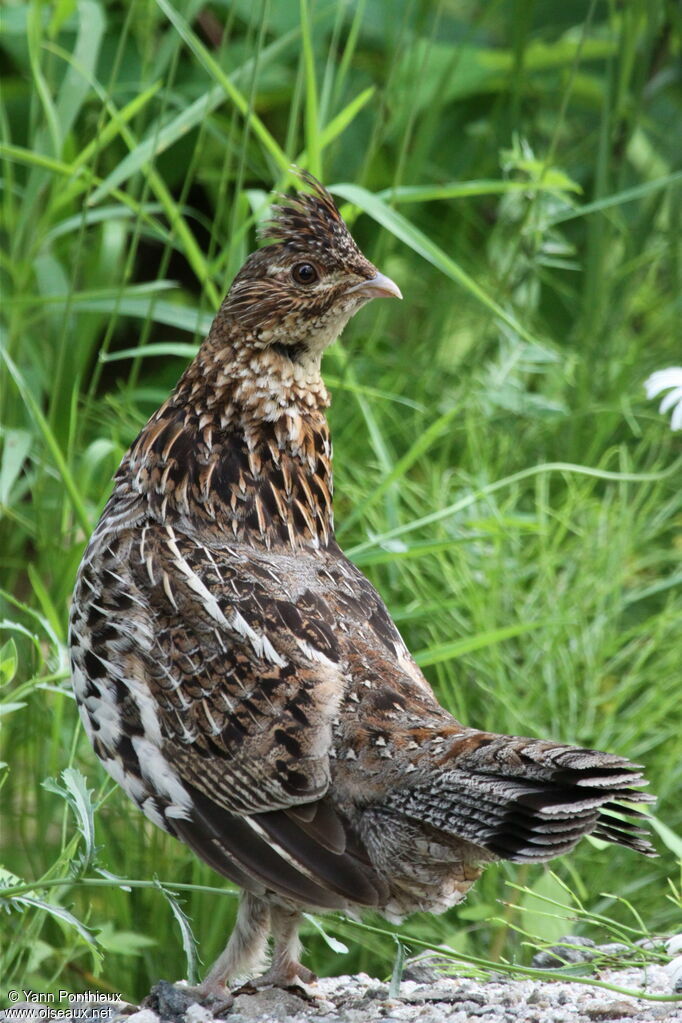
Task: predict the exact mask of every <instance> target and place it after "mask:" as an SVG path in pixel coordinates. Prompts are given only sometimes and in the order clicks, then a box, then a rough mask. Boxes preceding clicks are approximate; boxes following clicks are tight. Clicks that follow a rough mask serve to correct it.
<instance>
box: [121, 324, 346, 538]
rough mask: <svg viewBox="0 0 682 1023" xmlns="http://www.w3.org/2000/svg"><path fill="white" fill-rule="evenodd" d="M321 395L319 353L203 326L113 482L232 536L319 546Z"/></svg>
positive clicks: (328, 503)
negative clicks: (207, 331)
mask: <svg viewBox="0 0 682 1023" xmlns="http://www.w3.org/2000/svg"><path fill="white" fill-rule="evenodd" d="M294 354H296V353H294ZM328 404H329V397H328V395H327V391H326V389H325V386H324V383H323V382H322V378H321V376H320V372H319V360H318V361H317V364H315V362H314V361H313V360H308V361H307V362H306V361H305V360H304V359H300V361H296V360H295V359H291V358H290V356H289V355H288V354H286V352H285V351H284V350H279V349H272V348H263V349H258V348H255V347H253V346H251V347H246V346H243V345H242V346H237V345H232V346H226V345H225V343H224V342H222V341H221V342H220V343H216V341H215V338H214V337H213V336H212V335H209V338H208V339H207V341H205V342H204V344H203V345H202V347H201V349H200V350H199V352H198V353H197V356H196V358H195V359H194V361H193V362H192V363H191V364H190V366H189V367H188V368H187V370H186V372H185V373H184V375H183V376H182V378H181V380H180V382H179V383H178V386H177V387H176V389H175V391H174V392H173V394H172V395H171V396H170V398H169V399H168V401H166V403H165V404H164V405H163V406H162V407H161V408H160V409H159V410H158V412H156V413H155V414H154V415H153V416H152V418H151V419H150V420H149V422H148V423H147V425H146V427H145V428H144V429H143V430H142V432H141V434H140V435H139V437H138V438H137V440H136V441H135V443H134V444H133V446H132V447H131V449H130V451H129V453H128V455H127V456H126V459H125V460H124V462H123V465H122V466H121V469H120V470H119V474H118V480H119V486H123V487H124V489H126V490H128V491H130V490H132V491H134V492H136V493H138V494H140V495H142V496H143V497H144V498H146V500H147V502H148V504H149V508H150V511H151V513H152V515H153V516H154V517H156V518H159V519H161V520H163V521H168V520H170V521H173V522H178V520H180V521H183V522H190V523H193V524H198V525H199V527H200V528H203V529H206V530H209V531H211V532H219V533H220V534H223V535H224V536H225V538H226V539H227V540H229V541H231V542H242V541H243V542H248V543H263V544H265V545H266V546H268V547H272V546H273V545H282V544H283V545H286V546H288V547H295V548H297V547H301V546H309V545H312V546H315V547H317V546H326V545H327V544H328V543H329V541H330V539H331V538H332V535H333V513H332V458H331V443H330V439H329V428H328V425H327V420H326V416H325V413H324V410H325V408H326V407H327V405H328Z"/></svg>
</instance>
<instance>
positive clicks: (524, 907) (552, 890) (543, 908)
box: [517, 870, 575, 942]
mask: <svg viewBox="0 0 682 1023" xmlns="http://www.w3.org/2000/svg"><path fill="white" fill-rule="evenodd" d="M565 898H566V892H565V889H564V888H563V886H562V885H561V882H560V881H559V880H558V878H556V877H555V876H554V874H552V872H551V871H549V870H547V871H545V872H544V873H542V874H541V875H540V877H539V878H538V880H537V881H536V882H535V884H534V885H531V886H529V887H528V888H527V889H526V890H524V894H523V896H522V898H521V899H520V901H519V903H518V907H517V908H518V911H519V913H521V914H522V916H523V927H524V930H526V931H528V932H529V933H530V934H532V935H533V937H534V938H538V939H539V940H540V941H543V942H553V941H557V940H558V939H559V938H561V937H562V936H563V935H564V934H567V933H570V930H571V928H570V924H571V923H572V922H573V918H574V916H575V913H574V911H573V909H572V908H570V907H566V908H565V909H562V907H561V906H560V905H557V904H556V903H562V902H563V900H564V899H565Z"/></svg>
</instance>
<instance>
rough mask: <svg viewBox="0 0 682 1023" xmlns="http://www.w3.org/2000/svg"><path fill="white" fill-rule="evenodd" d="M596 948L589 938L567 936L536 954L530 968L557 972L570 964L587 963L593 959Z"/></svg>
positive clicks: (573, 935)
mask: <svg viewBox="0 0 682 1023" xmlns="http://www.w3.org/2000/svg"><path fill="white" fill-rule="evenodd" d="M596 947H597V946H596V945H595V943H594V942H593V941H592V939H591V938H581V937H578V935H575V934H567V935H566V937H565V938H559V941H558V942H557V943H556V945H552V946H551V947H550V948H547V949H544V951H542V952H536V953H535V955H534V956H533V958H532V960H531V966H533V967H535V969H536V970H558V969H561V967H562V966H567V965H569V964H572V963H589V962H590V960H592V959H594V950H595V949H596Z"/></svg>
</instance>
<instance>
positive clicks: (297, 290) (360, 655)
mask: <svg viewBox="0 0 682 1023" xmlns="http://www.w3.org/2000/svg"><path fill="white" fill-rule="evenodd" d="M261 233H262V239H263V241H264V242H265V244H264V245H262V246H261V247H260V248H258V249H257V250H256V251H255V252H254V253H253V254H252V255H250V256H249V257H248V258H247V259H246V261H245V263H244V265H243V267H242V268H241V270H240V271H239V272H238V273H237V275H236V276H235V278H234V280H233V283H232V285H231V287H230V289H229V292H228V293H227V296H226V298H225V299H224V301H223V303H222V305H221V306H220V308H219V311H218V313H217V315H216V317H215V319H214V321H213V324H212V326H211V328H210V331H209V333H208V335H207V337H206V339H205V340H204V341H203V343H202V344H201V346H200V347H199V349H198V351H197V353H196V355H195V357H194V359H193V360H192V361H191V362H190V364H189V365H188V367H187V369H186V370H185V372H184V373H183V374H182V376H181V378H180V380H179V382H178V384H177V386H176V387H175V389H174V390H173V392H172V393H171V394H170V396H169V397H168V399H167V400H166V401H165V402H164V403H163V404H162V405H161V407H160V408H159V409H158V410H157V411H156V412H154V414H153V415H152V416H151V418H150V419H149V421H148V422H147V424H146V425H145V426H144V427H143V428H142V430H141V431H140V433H139V435H138V436H137V438H136V439H135V440H134V442H133V443H132V445H131V446H130V448H129V450H128V451H127V453H126V454H125V456H124V458H123V460H122V462H121V464H120V467H119V469H118V471H117V472H116V474H115V477H114V486H113V491H112V493H111V496H110V497H109V499H108V501H107V503H106V506H105V507H104V511H103V513H102V516H101V518H100V520H99V523H98V525H97V527H96V528H95V530H94V532H93V534H92V537H91V539H90V542H89V544H88V546H87V548H86V550H85V553H84V555H83V559H82V562H81V565H80V568H79V570H78V575H77V580H76V586H75V590H74V596H73V600H72V607H71V613H70V624H69V645H70V655H71V663H72V677H73V688H74V692H75V696H76V699H77V703H78V705H79V710H80V714H81V718H82V721H83V725H84V729H85V732H86V733H87V735H88V737H89V739H90V741H91V743H92V746H93V747H94V751H95V753H96V755H97V756H98V757H99V759H100V760H101V761H102V763H103V765H104V767H105V769H106V770H107V771H108V773H109V774H110V775H111V777H112V778H113V779H114V780H115V781H116V782H117V783H118V784H119V785H120V786H121V788H122V789H123V790H124V791H125V792H126V793H127V795H128V796H129V797H130V798H131V799H132V800H133V801H134V802H135V803H136V804H137V806H138V807H139V808H140V809H141V810H142V811H143V813H144V814H145V815H146V816H147V818H149V820H151V821H152V822H153V823H154V824H156V825H158V826H159V827H160V828H163V829H164V830H165V831H167V832H169V833H170V834H171V835H173V836H174V837H175V838H177V839H179V840H180V841H181V842H184V843H185V844H186V845H187V846H188V847H189V848H190V849H191V850H193V852H194V853H195V854H196V855H197V856H198V857H199V858H201V859H202V860H204V861H205V862H206V863H207V864H208V865H209V866H210V867H212V868H213V869H214V870H215V871H217V872H218V873H219V874H220V875H222V876H223V877H224V878H227V879H228V880H229V881H231V882H233V883H234V884H235V885H237V886H238V887H239V888H240V889H241V894H240V901H239V907H238V911H237V917H236V922H235V924H234V927H233V930H232V933H231V935H230V937H229V940H228V942H227V945H226V947H225V950H224V951H223V952H222V953H221V955H220V956H219V957H218V959H217V961H216V962H215V964H214V965H213V966H212V967H211V969H210V970H209V971H208V973H207V975H206V977H205V978H204V980H203V981H202V982H201V984H200V986H199V990H200V991H201V993H202V994H204V995H206V996H207V997H208V996H219V995H220V994H225V993H228V994H229V991H230V990H231V987H230V986H231V985H233V984H235V983H236V982H237V980H242V979H244V978H249V977H252V978H253V981H252V982H253V983H254V984H255V985H256V986H261V987H263V986H268V985H271V986H275V987H277V986H279V987H291V986H293V987H296V986H301V987H306V986H307V985H310V984H311V983H312V982H313V981H314V980H315V977H314V975H313V973H312V972H311V971H310V970H309V969H308V968H307V967H305V966H304V965H303V964H302V963H301V961H300V960H301V944H300V940H299V937H298V931H299V925H300V923H301V915H302V913H303V912H304V911H312V912H328V911H341V912H345V913H347V914H350V915H351V916H356V917H357V916H358V915H359V914H362V912H364V911H366V910H373V911H376V912H378V913H380V914H382V915H383V916H384V917H385V918H387V919H388V920H391V921H401V920H402V919H404V918H405V917H406V916H408V915H409V914H412V913H414V912H417V911H429V912H432V913H442V912H443V911H445V910H447V909H449V908H450V907H452V906H454V905H456V904H457V903H458V902H460V901H461V900H462V899H463V898H464V897H465V895H466V893H467V891H468V890H469V889H470V887H471V886H472V884H473V883H474V882H475V881H476V879H477V878H478V877H479V876H480V874H481V872H482V871H483V869H484V868H485V867H486V866H487V865H488V864H490V863H492V862H494V861H498V860H510V861H513V862H516V863H544V862H545V861H547V860H550V859H552V858H553V857H555V856H559V855H562V854H564V853H567V852H569V851H570V850H571V849H573V848H574V846H575V845H576V844H577V843H578V842H579V840H580V839H581V838H582V837H583V836H584V835H587V834H592V835H593V836H595V837H597V838H599V839H602V840H605V841H606V842H610V843H614V844H616V845H621V846H626V847H628V848H630V849H632V850H635V851H637V852H639V853H643V854H645V855H655V851H654V849H653V847H652V845H651V844H650V842H649V841H648V838H647V837H646V828H645V827H643V826H642V825H643V824H645V822H644V821H643V819H642V818H643V817H644V816H645V815H644V814H643V813H642V811H641V810H640V809H636V808H635V804H643V803H647V802H651V801H652V797H651V796H649V795H648V794H646V793H645V792H643V791H642V789H643V787H644V786H645V785H646V784H647V782H646V779H645V777H644V775H643V773H642V768H641V767H640V765H637V764H633V763H631V762H630V761H629V760H627V759H626V758H624V757H622V756H618V755H616V754H612V753H606V752H601V751H596V750H591V749H583V748H580V747H576V746H573V745H568V744H565V743H562V742H557V741H550V740H546V739H539V738H534V737H519V736H513V735H503V734H495V733H491V732H485V731H481V730H479V729H477V728H474V727H467V726H466V725H464V724H461V723H460V722H459V721H457V720H456V719H455V718H454V717H453V716H452V715H451V714H450V713H449V712H448V711H447V710H446V709H445V708H444V707H442V706H441V705H440V703H439V702H438V700H437V698H436V696H435V694H434V692H433V690H432V688H431V686H430V685H429V683H428V682H427V680H426V678H425V677H424V675H423V673H422V672H421V670H420V669H419V667H418V666H417V664H416V662H415V660H414V659H413V657H412V656H411V654H410V653H409V651H408V649H407V647H406V645H405V643H404V641H403V639H402V637H401V636H400V633H399V632H398V630H397V628H396V626H395V624H394V623H393V620H392V619H391V616H390V614H389V612H388V610H387V608H386V606H385V604H384V602H383V601H382V599H381V597H380V596H379V594H378V592H377V591H376V590H375V588H374V587H373V586H372V585H371V583H370V582H369V581H368V580H367V578H366V577H365V576H364V575H363V574H362V573H361V571H360V570H359V568H357V567H356V566H355V565H354V564H353V562H352V561H351V560H349V558H347V557H346V555H345V554H344V553H343V551H342V550H341V548H340V546H339V545H338V543H337V541H336V538H335V532H334V517H333V483H332V447H331V439H330V433H329V427H328V423H327V417H326V409H327V407H328V405H329V401H330V398H329V395H328V392H327V390H326V388H325V385H324V382H323V379H322V376H321V360H322V355H323V353H324V351H325V349H326V348H328V347H329V345H331V344H332V342H334V341H335V340H336V339H337V338H338V336H339V335H340V333H341V331H342V330H343V328H344V327H345V326H346V324H347V323H348V321H349V320H350V319H351V317H352V316H354V315H355V313H356V312H358V310H359V309H361V308H362V307H363V306H365V305H366V304H367V303H368V302H369V301H370V300H373V299H374V298H378V297H393V298H396V299H400V298H402V295H401V292H400V289H399V288H398V286H397V284H395V283H394V281H392V280H391V279H390V278H389V277H387V276H386V275H385V274H382V273H381V272H380V271H379V270H378V269H377V268H376V267H375V266H374V265H373V264H372V263H371V262H370V261H369V260H368V259H367V258H366V257H365V256H364V255H363V254H362V252H361V251H360V249H359V248H358V246H357V245H356V243H355V241H354V240H353V238H352V236H351V234H350V232H349V230H348V228H347V226H346V224H345V222H344V220H343V219H342V217H341V215H340V213H339V210H338V208H337V206H336V205H335V203H334V200H333V198H332V196H331V195H330V193H329V192H328V191H327V190H326V189H325V188H324V186H323V185H322V184H321V183H320V182H319V181H317V180H316V179H315V178H314V177H313V176H312V175H311V174H310V173H308V172H305V171H302V172H299V181H298V182H297V191H296V192H295V194H293V195H289V196H279V200H278V202H277V203H276V204H275V205H273V206H272V207H271V211H270V214H269V217H268V218H267V219H265V224H264V227H263V228H262V232H261Z"/></svg>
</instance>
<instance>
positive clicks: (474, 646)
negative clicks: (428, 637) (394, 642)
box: [414, 621, 547, 668]
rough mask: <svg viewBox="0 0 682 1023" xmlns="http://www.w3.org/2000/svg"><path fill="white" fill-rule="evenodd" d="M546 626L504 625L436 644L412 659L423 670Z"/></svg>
mask: <svg viewBox="0 0 682 1023" xmlns="http://www.w3.org/2000/svg"><path fill="white" fill-rule="evenodd" d="M546 624H547V622H546V621H538V622H517V623H516V625H504V626H502V628H500V629H488V630H487V631H486V632H479V633H477V634H476V635H475V636H465V637H464V638H463V639H455V640H453V641H452V642H450V643H436V644H434V646H430V647H427V648H426V649H425V650H419V651H418V652H417V653H416V654H415V655H414V659H415V661H416V662H417V664H418V665H419V666H420V667H421V668H425V667H428V666H429V665H430V664H440V663H442V661H450V660H452V659H453V658H455V657H462V656H463V655H464V654H469V653H471V652H472V651H473V650H482V649H484V648H485V647H487V646H494V645H495V644H496V643H501V642H503V640H505V639H511V638H512V637H514V636H522V635H523V634H524V633H526V632H531V631H532V630H533V629H540V628H542V627H543V626H544V625H546Z"/></svg>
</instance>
